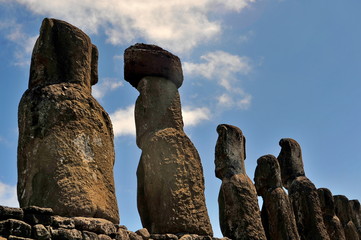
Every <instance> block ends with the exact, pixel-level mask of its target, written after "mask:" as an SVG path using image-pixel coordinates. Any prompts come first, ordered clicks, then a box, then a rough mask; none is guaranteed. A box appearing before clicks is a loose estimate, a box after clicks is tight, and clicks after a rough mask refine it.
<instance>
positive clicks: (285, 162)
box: [278, 138, 330, 240]
mask: <svg viewBox="0 0 361 240" xmlns="http://www.w3.org/2000/svg"><path fill="white" fill-rule="evenodd" d="M279 144H280V146H281V152H280V154H279V156H278V162H279V164H280V167H281V178H282V182H283V186H284V187H285V188H287V189H288V194H289V199H290V201H291V204H292V207H293V211H294V214H295V218H296V224H297V229H298V234H299V235H300V238H301V239H302V240H307V239H314V240H329V239H330V237H329V236H328V233H327V230H326V227H325V224H324V222H323V216H322V211H321V205H320V200H319V198H318V193H317V189H316V187H315V185H314V184H313V183H312V182H311V181H310V180H309V179H308V178H307V177H305V176H304V175H305V172H304V169H303V160H302V152H301V147H300V145H299V144H298V143H297V142H296V141H295V140H293V139H291V138H283V139H281V141H280V142H279Z"/></svg>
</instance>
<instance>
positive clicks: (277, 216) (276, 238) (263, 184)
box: [254, 155, 300, 240]
mask: <svg viewBox="0 0 361 240" xmlns="http://www.w3.org/2000/svg"><path fill="white" fill-rule="evenodd" d="M254 181H255V186H256V189H257V193H258V195H259V196H262V198H263V207H262V214H261V216H262V217H263V218H266V220H265V221H263V224H265V225H264V229H265V231H268V232H267V233H266V235H267V239H268V240H283V239H284V240H286V239H287V240H289V239H293V240H298V239H300V237H299V235H298V231H297V226H296V221H295V216H294V214H293V211H292V207H291V204H290V201H289V199H288V196H287V193H286V192H285V191H284V190H283V188H282V181H281V170H280V166H279V164H278V161H277V158H276V157H275V156H273V155H265V156H262V157H260V158H259V159H258V160H257V168H256V171H255V177H254Z"/></svg>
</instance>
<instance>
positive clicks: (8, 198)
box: [0, 182, 19, 207]
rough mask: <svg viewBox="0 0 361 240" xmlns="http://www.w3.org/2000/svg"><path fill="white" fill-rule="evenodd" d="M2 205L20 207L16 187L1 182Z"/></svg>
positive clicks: (0, 202) (0, 199) (0, 197)
mask: <svg viewBox="0 0 361 240" xmlns="http://www.w3.org/2000/svg"><path fill="white" fill-rule="evenodd" d="M0 205H3V206H8V207H19V203H18V198H17V195H16V186H11V185H8V184H5V183H3V182H0Z"/></svg>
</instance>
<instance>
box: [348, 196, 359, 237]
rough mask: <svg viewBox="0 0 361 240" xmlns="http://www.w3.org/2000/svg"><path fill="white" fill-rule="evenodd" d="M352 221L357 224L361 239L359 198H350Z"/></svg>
mask: <svg viewBox="0 0 361 240" xmlns="http://www.w3.org/2000/svg"><path fill="white" fill-rule="evenodd" d="M349 203H350V207H351V216H352V222H353V223H354V224H355V226H356V229H357V233H358V235H359V238H360V239H361V209H360V202H359V200H356V199H355V200H350V201H349Z"/></svg>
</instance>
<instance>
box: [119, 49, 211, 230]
mask: <svg viewBox="0 0 361 240" xmlns="http://www.w3.org/2000/svg"><path fill="white" fill-rule="evenodd" d="M124 57H125V60H124V61H125V73H124V75H125V79H126V80H127V81H129V82H130V83H131V84H132V85H133V86H136V87H137V90H138V91H139V92H140V95H139V97H138V99H137V101H136V105H135V122H136V131H137V145H138V146H139V147H140V148H141V149H142V156H141V159H140V162H139V166H138V170H137V178H138V211H139V214H140V217H141V220H142V224H143V227H145V228H147V229H148V231H149V232H150V233H181V232H188V233H195V234H200V235H212V234H213V233H212V227H211V224H210V220H209V217H208V213H207V209H206V205H205V197H204V178H203V169H202V165H201V161H200V158H199V155H198V152H197V150H196V149H195V147H194V146H193V144H192V142H191V141H190V139H189V138H188V137H187V136H186V134H185V133H184V131H183V120H182V113H181V105H180V98H179V93H178V89H177V87H179V86H180V85H181V82H182V80H183V77H182V71H181V65H180V61H179V59H178V58H177V57H175V56H173V55H171V54H170V53H168V52H165V51H164V50H162V49H161V48H159V47H156V46H149V45H144V44H142V45H135V46H133V47H130V48H128V49H127V50H126V52H125V54H124ZM159 213H161V214H159Z"/></svg>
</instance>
